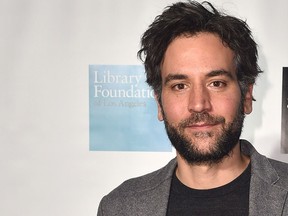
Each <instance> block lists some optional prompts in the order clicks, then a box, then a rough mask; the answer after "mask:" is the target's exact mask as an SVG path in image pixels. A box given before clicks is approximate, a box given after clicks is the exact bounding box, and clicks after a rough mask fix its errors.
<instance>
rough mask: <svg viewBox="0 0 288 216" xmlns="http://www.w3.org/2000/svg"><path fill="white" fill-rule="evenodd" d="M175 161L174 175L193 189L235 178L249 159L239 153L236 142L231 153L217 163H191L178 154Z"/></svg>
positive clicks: (226, 182) (238, 145)
mask: <svg viewBox="0 0 288 216" xmlns="http://www.w3.org/2000/svg"><path fill="white" fill-rule="evenodd" d="M177 162H178V167H177V170H176V175H177V177H178V179H179V180H180V181H181V182H182V183H183V184H185V185H186V186H188V187H190V188H194V189H211V188H216V187H220V186H223V185H225V184H228V183H229V182H231V181H233V180H234V179H235V178H237V177H238V176H239V175H240V174H241V173H242V172H243V171H244V170H245V169H246V167H247V166H248V164H249V162H250V159H249V158H248V157H247V156H245V155H243V154H242V153H241V151H240V144H239V143H238V144H237V145H236V146H235V147H234V149H233V150H232V151H231V154H230V155H229V156H228V157H225V158H223V160H222V161H221V162H220V163H217V164H212V165H211V164H209V165H191V164H188V163H187V162H186V161H185V160H184V159H183V158H182V157H181V156H180V155H179V154H177Z"/></svg>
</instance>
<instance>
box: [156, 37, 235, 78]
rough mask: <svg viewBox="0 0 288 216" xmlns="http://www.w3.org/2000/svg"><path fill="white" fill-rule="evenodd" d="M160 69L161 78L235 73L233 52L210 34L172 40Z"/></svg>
mask: <svg viewBox="0 0 288 216" xmlns="http://www.w3.org/2000/svg"><path fill="white" fill-rule="evenodd" d="M161 69H162V70H161V75H162V77H163V76H164V77H165V76H166V75H168V74H169V73H188V72H189V73H192V72H198V73H209V72H210V71H214V70H225V71H230V72H231V73H234V74H235V73H236V72H235V71H236V68H235V61H234V52H233V51H232V50H231V49H230V48H229V47H228V46H226V45H225V44H224V43H223V42H222V40H221V39H220V38H219V37H218V36H217V35H215V34H211V33H199V34H197V35H194V36H180V37H177V38H176V39H174V40H173V41H172V42H171V43H170V44H169V46H168V47H167V50H166V52H165V55H164V58H163V63H162V67H161Z"/></svg>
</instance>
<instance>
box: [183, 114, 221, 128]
mask: <svg viewBox="0 0 288 216" xmlns="http://www.w3.org/2000/svg"><path fill="white" fill-rule="evenodd" d="M199 122H204V123H205V124H221V123H225V118H224V117H222V116H214V115H210V114H209V113H207V112H203V113H192V114H191V116H189V118H187V119H184V120H182V121H181V122H180V123H179V126H180V128H183V127H188V126H189V125H193V124H197V123H199Z"/></svg>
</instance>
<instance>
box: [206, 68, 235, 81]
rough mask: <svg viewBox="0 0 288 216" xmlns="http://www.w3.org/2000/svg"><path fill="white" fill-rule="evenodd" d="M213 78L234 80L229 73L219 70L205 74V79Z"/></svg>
mask: <svg viewBox="0 0 288 216" xmlns="http://www.w3.org/2000/svg"><path fill="white" fill-rule="evenodd" d="M215 76H226V77H228V78H230V79H234V77H233V75H232V73H231V72H229V71H226V70H223V69H220V70H213V71H210V72H209V73H208V74H206V77H215Z"/></svg>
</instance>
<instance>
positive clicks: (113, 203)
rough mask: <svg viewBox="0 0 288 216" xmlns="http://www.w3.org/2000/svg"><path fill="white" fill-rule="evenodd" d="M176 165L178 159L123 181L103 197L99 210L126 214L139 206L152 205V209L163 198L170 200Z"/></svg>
mask: <svg viewBox="0 0 288 216" xmlns="http://www.w3.org/2000/svg"><path fill="white" fill-rule="evenodd" d="M175 167H176V160H175V159H173V160H171V161H170V162H169V163H168V164H167V165H166V166H165V167H163V168H161V169H159V170H156V171H154V172H152V173H149V174H146V175H143V176H140V177H137V178H132V179H129V180H127V181H125V182H123V183H122V184H121V185H119V186H118V187H117V188H115V189H114V190H113V191H111V192H110V193H109V194H108V195H106V196H104V197H103V198H102V200H101V202H100V205H99V209H98V212H106V213H108V214H107V215H113V212H114V213H115V212H118V213H119V212H121V213H123V215H125V214H124V213H125V212H126V213H127V212H128V211H129V212H133V211H136V209H137V208H138V207H139V206H143V205H145V206H150V207H151V209H152V206H153V205H155V204H156V203H157V202H158V203H159V202H163V199H167V201H168V196H169V190H170V184H171V178H172V174H173V172H174V169H175ZM161 200H162V201H161ZM137 206H138V207H137ZM109 213H110V214H109ZM131 214H132V213H131ZM99 215H101V214H100V213H99ZM119 215H122V214H120V213H119Z"/></svg>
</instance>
